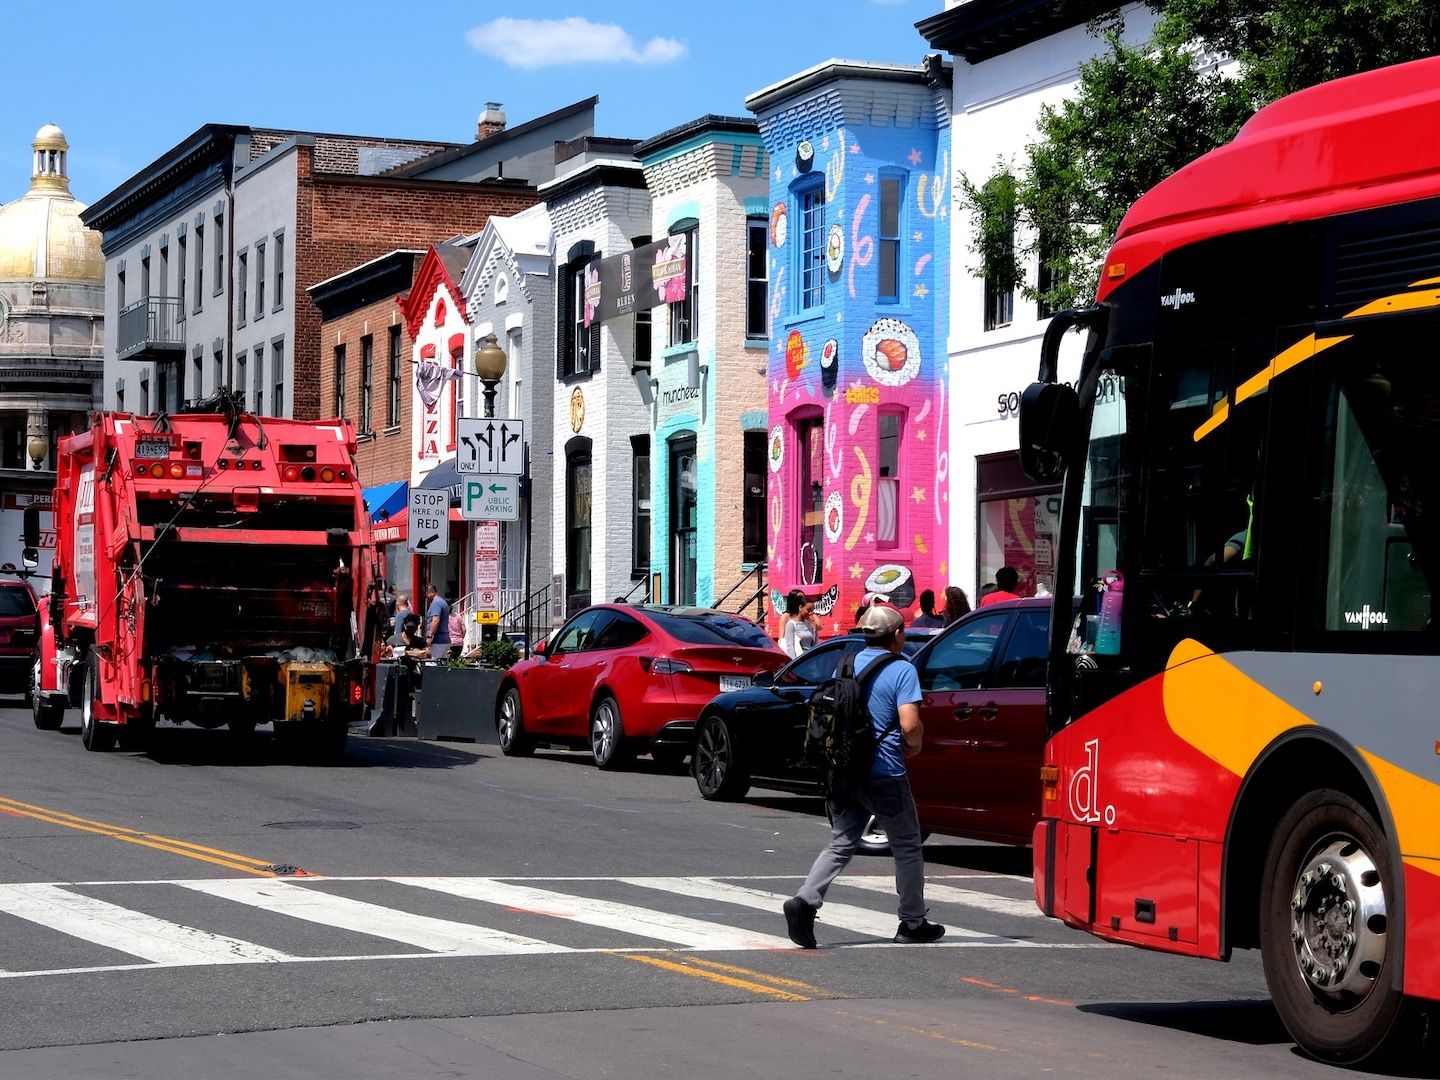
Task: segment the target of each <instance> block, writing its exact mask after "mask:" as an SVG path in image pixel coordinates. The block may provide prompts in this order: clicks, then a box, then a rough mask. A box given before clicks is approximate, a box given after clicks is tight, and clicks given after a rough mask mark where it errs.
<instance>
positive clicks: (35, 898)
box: [0, 884, 293, 965]
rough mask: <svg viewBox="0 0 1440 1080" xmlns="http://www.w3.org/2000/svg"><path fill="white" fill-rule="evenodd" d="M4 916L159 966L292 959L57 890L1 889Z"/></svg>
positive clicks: (38, 887)
mask: <svg viewBox="0 0 1440 1080" xmlns="http://www.w3.org/2000/svg"><path fill="white" fill-rule="evenodd" d="M0 910H3V911H5V912H7V913H8V914H10V915H14V916H17V917H18V918H21V919H25V920H26V921H27V922H32V923H36V924H38V925H40V926H46V927H49V928H50V929H52V930H58V931H59V932H60V933H62V934H66V935H68V936H70V937H73V938H79V939H80V940H82V941H88V942H90V943H91V944H94V945H102V946H104V947H105V948H107V949H113V950H115V951H116V952H121V953H126V954H127V955H130V956H138V957H140V958H141V959H142V960H149V961H151V962H152V963H156V964H165V965H194V964H257V963H274V962H277V961H281V960H290V959H293V958H292V957H291V956H289V955H288V954H286V953H283V952H278V951H276V950H275V949H267V948H265V947H264V946H262V945H256V944H253V943H252V942H249V941H241V940H240V939H238V938H232V937H226V936H224V935H223V934H211V933H207V932H206V931H204V930H197V929H195V928H194V927H193V926H184V925H181V924H180V923H173V922H169V921H167V920H165V919H157V918H155V917H154V916H153V915H146V914H145V913H144V912H141V911H132V910H130V909H129V908H124V907H120V906H119V905H117V904H111V903H107V902H106V901H104V900H96V899H94V898H93V897H89V896H84V895H81V894H80V893H73V892H70V891H68V890H66V889H61V888H58V887H56V886H54V885H38V884H19V885H0Z"/></svg>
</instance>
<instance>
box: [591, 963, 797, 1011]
mask: <svg viewBox="0 0 1440 1080" xmlns="http://www.w3.org/2000/svg"><path fill="white" fill-rule="evenodd" d="M612 955H614V956H620V957H623V958H624V959H626V960H633V961H634V962H635V963H637V964H649V965H650V966H651V967H657V968H661V969H662V970H664V971H670V972H674V973H675V974H677V975H688V976H690V977H691V978H692V979H709V980H710V981H711V982H714V983H719V984H720V985H722V986H729V987H732V988H733V989H736V990H748V991H749V992H750V993H752V994H761V995H763V996H765V997H769V998H774V999H775V1000H776V1001H809V1000H810V999H809V998H808V997H807V996H805V995H804V994H796V993H793V992H792V991H789V990H781V989H779V988H778V987H775V986H766V985H764V984H763V983H758V982H753V981H751V980H750V979H738V978H736V977H735V976H733V975H724V974H721V973H720V972H718V971H706V970H705V969H704V968H699V967H694V966H693V965H691V964H678V963H676V962H675V961H673V960H665V959H662V958H661V957H658V956H646V955H645V954H643V953H613V954H612ZM756 974H759V973H758V972H757V973H756Z"/></svg>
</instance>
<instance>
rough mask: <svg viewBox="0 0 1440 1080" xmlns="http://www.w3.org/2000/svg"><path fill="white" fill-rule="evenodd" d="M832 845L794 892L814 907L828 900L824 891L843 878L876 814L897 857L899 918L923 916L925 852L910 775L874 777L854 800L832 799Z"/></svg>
mask: <svg viewBox="0 0 1440 1080" xmlns="http://www.w3.org/2000/svg"><path fill="white" fill-rule="evenodd" d="M829 810H830V843H829V844H827V845H826V846H825V850H824V851H822V852H820V856H819V858H817V859H816V860H815V865H814V866H812V867H810V875H809V876H808V877H807V878H806V879H805V884H804V885H802V886H801V887H800V891H799V892H798V893H796V894H795V895H796V896H798V897H800V899H801V900H804V901H805V902H806V903H807V904H810V905H811V906H812V907H817V908H818V907H819V906H820V905H821V904H823V903H824V902H825V893H826V892H827V891H828V890H829V888H830V885H831V884H832V883H833V882H834V881H835V879H836V878H837V877H839V876H840V871H842V870H844V869H845V867H846V865H848V864H849V862H850V859H851V858H852V857H853V856H854V854H855V851H856V849H857V848H859V846H860V837H861V835H862V834H863V833H864V831H865V826H866V825H867V824H869V822H870V815H871V814H874V815H875V818H876V822H877V824H879V826H880V827H881V828H882V829H884V830H885V833H886V835H887V836H889V838H890V853H891V854H892V855H893V856H894V857H895V891H896V893H898V894H899V896H900V907H899V909H898V913H899V916H900V921H901V922H918V921H920V920H921V919H923V918H924V917H925V855H924V853H923V852H922V851H921V848H920V818H919V816H918V815H917V814H916V813H915V798H914V796H913V795H911V794H910V778H909V777H908V776H872V777H870V778H869V779H868V780H867V781H866V782H865V785H864V787H863V788H862V789H861V790H860V792H859V794H858V795H857V796H856V797H855V798H853V799H847V800H845V801H843V802H840V803H838V804H837V803H832V804H831V805H830V807H829Z"/></svg>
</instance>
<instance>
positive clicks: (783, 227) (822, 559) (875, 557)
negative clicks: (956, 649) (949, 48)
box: [745, 56, 951, 633]
mask: <svg viewBox="0 0 1440 1080" xmlns="http://www.w3.org/2000/svg"><path fill="white" fill-rule="evenodd" d="M950 101H951V93H950V68H949V66H948V65H946V64H944V63H942V62H941V60H940V58H939V57H937V56H931V57H927V58H926V59H925V61H924V63H922V64H920V65H916V66H898V65H889V64H872V63H863V62H853V61H839V60H832V61H828V62H826V63H824V64H820V65H817V66H816V67H813V68H810V69H808V70H806V71H802V72H800V73H799V74H797V75H794V76H792V77H791V78H789V79H786V80H784V81H782V82H779V83H777V84H775V85H774V86H770V87H767V88H766V89H764V90H761V91H759V92H757V93H756V94H754V95H752V96H751V97H750V98H749V99H748V100H747V101H746V103H745V104H746V107H747V108H748V109H750V110H751V111H752V112H753V113H754V114H755V115H756V117H757V119H758V120H759V124H760V134H761V136H762V138H763V139H764V141H765V148H766V150H767V151H768V152H769V156H770V170H769V181H770V209H769V218H768V249H767V250H768V265H769V275H768V276H769V296H770V310H769V318H770V335H769V337H770V347H769V352H768V361H767V371H768V382H769V385H768V400H769V423H770V429H769V432H768V435H767V444H766V465H767V469H768V472H769V478H768V479H769V485H768V496H767V501H768V505H767V507H766V516H767V520H766V538H767V555H768V559H769V575H770V584H771V597H772V600H773V602H774V603H775V604H776V605H778V606H779V607H780V609H781V610H783V599H782V598H783V596H784V595H785V593H786V592H787V591H788V590H789V589H791V588H800V589H802V590H804V591H805V592H806V593H807V594H809V595H810V596H812V597H815V598H816V599H817V605H816V610H817V612H818V613H819V614H820V616H821V621H822V625H823V626H824V629H825V630H826V632H827V633H839V632H842V631H843V630H845V629H846V628H848V627H849V625H850V624H851V619H852V616H853V613H854V609H855V607H856V606H857V605H858V603H859V602H860V599H861V597H862V595H863V594H864V593H866V592H876V593H881V594H884V595H886V596H888V597H889V598H890V601H891V602H892V603H893V604H895V605H896V606H898V607H901V608H906V609H910V608H912V607H913V605H914V604H915V600H916V597H917V596H918V595H919V593H920V591H921V590H923V589H926V588H933V589H935V590H936V592H937V593H939V592H940V590H941V589H942V588H943V587H944V585H945V584H946V582H947V576H948V573H949V563H948V551H947V547H948V542H949V540H948V537H949V521H948V510H949V507H948V500H949V484H948V479H949V476H948V474H949V457H948V447H949V430H948V427H949V416H948V410H947V400H946V394H947V387H948V383H949V379H948V371H947V367H948V362H947V349H946V344H947V343H946V320H947V317H948V312H949V267H950V220H949V213H950V171H951V170H950V130H951V129H950V111H949V110H950ZM772 629H774V626H773V625H772Z"/></svg>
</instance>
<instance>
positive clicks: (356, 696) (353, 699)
mask: <svg viewBox="0 0 1440 1080" xmlns="http://www.w3.org/2000/svg"><path fill="white" fill-rule="evenodd" d="M364 696H365V688H364V687H363V686H361V685H360V684H359V683H358V682H357V683H351V684H350V704H351V705H359V704H360V699H361V698H362V697H364Z"/></svg>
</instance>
